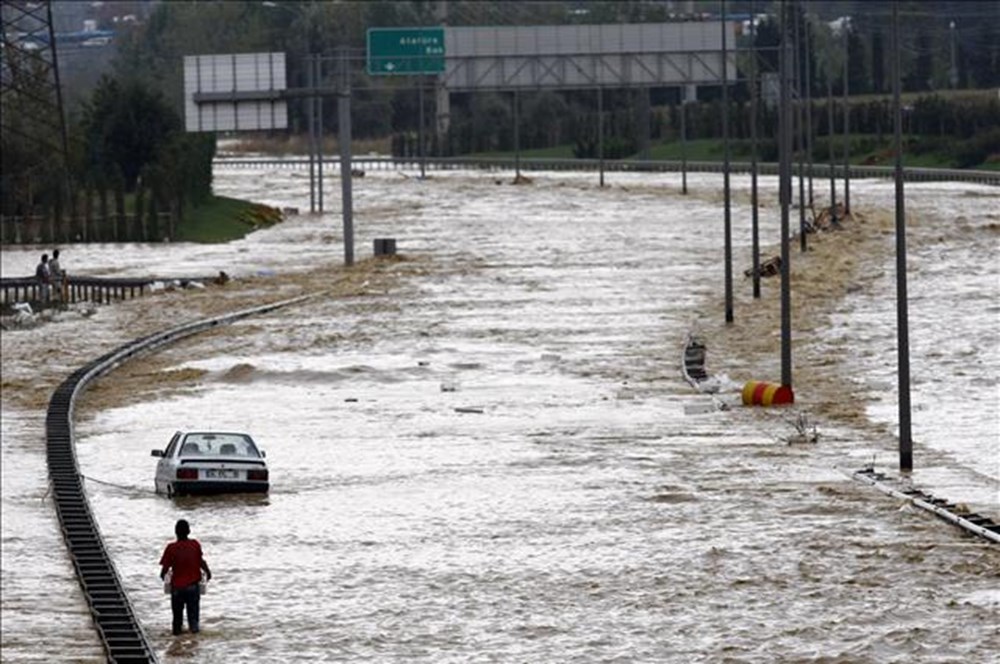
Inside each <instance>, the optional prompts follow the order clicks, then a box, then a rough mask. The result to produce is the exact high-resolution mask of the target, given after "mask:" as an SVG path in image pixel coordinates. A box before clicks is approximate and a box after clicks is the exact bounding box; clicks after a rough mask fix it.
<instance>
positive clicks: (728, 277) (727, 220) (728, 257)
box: [722, 0, 733, 323]
mask: <svg viewBox="0 0 1000 664" xmlns="http://www.w3.org/2000/svg"><path fill="white" fill-rule="evenodd" d="M727 32H728V29H727V27H726V0H722V152H723V157H722V190H723V194H722V195H723V198H724V199H725V200H724V204H723V208H724V212H723V217H724V222H723V223H724V226H725V261H726V265H725V281H726V284H725V287H726V322H727V323H732V322H733V228H732V216H731V215H732V202H731V198H732V196H731V194H730V191H729V78H728V77H729V69H728V63H727V62H726V61H727V60H728V58H729V56H728V54H727V50H726V33H727Z"/></svg>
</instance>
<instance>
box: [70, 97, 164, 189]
mask: <svg viewBox="0 0 1000 664" xmlns="http://www.w3.org/2000/svg"><path fill="white" fill-rule="evenodd" d="M86 118H87V119H86V121H85V122H86V124H87V126H88V127H89V128H90V131H89V132H88V133H89V135H90V139H91V141H92V154H93V155H95V156H97V157H98V159H99V161H100V162H102V163H103V164H105V165H107V166H112V167H113V168H114V169H115V171H116V172H117V174H118V175H120V176H121V178H122V182H123V184H124V186H125V190H126V191H128V192H134V191H135V189H136V185H137V183H138V181H139V175H140V174H141V172H142V169H143V168H144V167H145V166H146V165H147V164H149V163H151V162H153V161H154V160H155V159H156V157H157V154H158V152H159V150H160V147H161V146H162V145H163V144H164V143H166V141H167V140H169V138H170V135H171V134H172V133H175V132H177V131H179V130H180V119H179V118H178V117H177V114H176V113H175V112H174V111H173V109H171V108H170V107H169V106H168V105H167V103H166V101H165V100H164V99H163V96H162V95H160V94H159V93H156V92H153V91H151V90H150V89H149V88H147V87H146V86H145V85H144V84H143V83H141V82H139V81H137V80H131V81H127V82H126V83H124V84H122V83H119V82H118V81H117V80H115V79H112V78H109V77H104V78H102V79H101V81H100V83H98V86H97V89H96V90H95V91H94V97H93V101H92V102H91V104H90V105H89V107H88V108H87V110H86Z"/></svg>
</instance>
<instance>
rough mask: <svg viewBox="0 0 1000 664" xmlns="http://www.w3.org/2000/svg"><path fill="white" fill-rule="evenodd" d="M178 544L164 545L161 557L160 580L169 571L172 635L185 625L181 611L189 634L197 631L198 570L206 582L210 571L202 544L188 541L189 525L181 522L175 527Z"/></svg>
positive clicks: (199, 596) (182, 520)
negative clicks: (202, 572)
mask: <svg viewBox="0 0 1000 664" xmlns="http://www.w3.org/2000/svg"><path fill="white" fill-rule="evenodd" d="M174 532H175V533H176V534H177V541H176V542H171V543H170V544H168V545H167V548H166V550H164V552H163V557H162V558H160V578H161V579H165V578H166V576H167V572H168V571H171V570H172V576H171V579H170V610H171V611H172V612H173V616H174V623H173V629H174V635H175V636H176V635H178V634H180V633H181V626H182V625H183V622H184V620H183V619H184V609H185V607H186V608H187V620H188V628H190V630H191V632H192V633H197V632H198V612H199V609H200V605H201V591H200V589H199V586H198V584H199V581H201V570H205V578H206V580H211V579H212V571H211V570H210V569H208V563H206V562H205V558H204V557H203V556H202V555H201V544H199V543H198V540H195V539H188V535H190V534H191V526H189V525H188V522H187V521H185V520H184V519H180V520H179V521H178V522H177V525H176V526H174Z"/></svg>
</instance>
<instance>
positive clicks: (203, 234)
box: [176, 196, 281, 243]
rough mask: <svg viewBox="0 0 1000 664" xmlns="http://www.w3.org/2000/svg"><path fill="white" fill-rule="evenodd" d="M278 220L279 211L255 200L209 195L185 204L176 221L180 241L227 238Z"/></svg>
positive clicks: (226, 240) (222, 239)
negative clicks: (195, 203)
mask: <svg viewBox="0 0 1000 664" xmlns="http://www.w3.org/2000/svg"><path fill="white" fill-rule="evenodd" d="M279 221H281V211H280V210H278V209H276V208H272V207H269V206H266V205H261V204H259V203H252V202H250V201H242V200H238V199H235V198H227V197H226V196H213V197H212V198H210V199H208V200H207V201H205V202H204V203H202V204H201V205H199V206H198V207H194V208H189V209H188V210H187V211H186V212H185V213H184V218H183V219H181V221H180V222H179V223H178V224H177V238H176V239H177V240H179V241H182V242H206V243H213V242H228V241H230V240H235V239H237V238H241V237H243V236H244V235H246V234H247V233H250V232H252V231H255V230H257V229H258V228H264V227H266V226H270V225H272V224H275V223H277V222H279Z"/></svg>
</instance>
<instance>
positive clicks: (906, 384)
mask: <svg viewBox="0 0 1000 664" xmlns="http://www.w3.org/2000/svg"><path fill="white" fill-rule="evenodd" d="M899 51H900V45H899V0H893V3H892V103H893V115H894V119H895V122H894V125H895V148H896V168H895V179H896V337H897V345H898V347H899V470H900V471H902V472H907V473H908V472H910V471H912V470H913V433H912V431H911V427H910V331H909V312H908V309H907V307H908V305H907V293H906V198H905V196H904V194H903V112H902V107H901V104H900V99H899V97H900V80H899V79H900V58H899Z"/></svg>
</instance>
